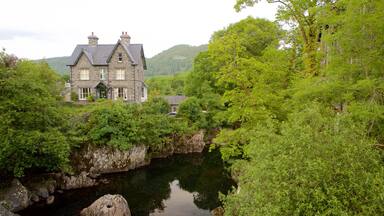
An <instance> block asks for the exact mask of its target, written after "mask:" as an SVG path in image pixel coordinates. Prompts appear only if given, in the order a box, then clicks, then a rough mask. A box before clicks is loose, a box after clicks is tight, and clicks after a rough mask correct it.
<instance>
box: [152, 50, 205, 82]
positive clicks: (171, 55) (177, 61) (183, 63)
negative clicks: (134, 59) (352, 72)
mask: <svg viewBox="0 0 384 216" xmlns="http://www.w3.org/2000/svg"><path fill="white" fill-rule="evenodd" d="M205 50H207V45H201V46H189V45H177V46H174V47H172V48H170V49H168V50H165V51H163V52H161V53H159V54H157V55H155V56H153V57H152V58H149V59H147V68H148V69H147V71H146V73H145V74H146V76H147V77H151V76H157V75H172V74H177V73H179V72H184V71H188V70H190V69H192V64H193V59H194V58H195V57H196V55H197V54H199V52H202V51H205Z"/></svg>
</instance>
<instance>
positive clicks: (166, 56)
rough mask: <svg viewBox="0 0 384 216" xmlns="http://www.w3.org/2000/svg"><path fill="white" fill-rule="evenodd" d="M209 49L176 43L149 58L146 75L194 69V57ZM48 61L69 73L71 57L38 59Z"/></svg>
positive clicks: (60, 71) (52, 65) (58, 69)
mask: <svg viewBox="0 0 384 216" xmlns="http://www.w3.org/2000/svg"><path fill="white" fill-rule="evenodd" d="M205 50H207V45H201V46H189V45H176V46H174V47H171V48H169V49H167V50H165V51H163V52H161V53H159V54H157V55H155V56H153V57H152V58H147V68H148V69H147V71H146V72H145V76H146V77H152V76H159V75H175V74H178V73H181V72H185V71H189V70H191V69H192V64H193V59H194V58H195V56H196V55H197V54H198V53H199V52H201V51H205ZM40 61H43V62H47V63H48V65H49V66H50V67H51V68H52V69H54V70H55V71H57V72H58V73H59V74H61V75H68V74H69V68H68V67H67V66H66V65H67V64H68V63H69V57H68V56H64V57H55V58H47V59H42V60H38V62H40Z"/></svg>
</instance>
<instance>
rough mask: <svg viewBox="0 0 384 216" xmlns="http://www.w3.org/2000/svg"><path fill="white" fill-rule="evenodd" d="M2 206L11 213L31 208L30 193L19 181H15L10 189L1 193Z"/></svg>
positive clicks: (0, 203) (0, 202) (0, 201)
mask: <svg viewBox="0 0 384 216" xmlns="http://www.w3.org/2000/svg"><path fill="white" fill-rule="evenodd" d="M0 205H3V206H4V207H6V208H7V209H8V210H9V211H11V212H16V211H20V210H22V209H25V208H27V207H28V206H29V193H28V190H27V188H26V187H24V186H23V185H22V184H21V183H20V181H19V180H17V179H14V180H13V181H12V183H11V185H10V187H8V188H6V189H5V190H4V191H0Z"/></svg>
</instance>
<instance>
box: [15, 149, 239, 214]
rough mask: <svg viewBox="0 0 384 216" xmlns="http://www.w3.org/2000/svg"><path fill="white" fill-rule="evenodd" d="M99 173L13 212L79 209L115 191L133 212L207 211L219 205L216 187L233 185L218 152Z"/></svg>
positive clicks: (223, 189)
mask: <svg viewBox="0 0 384 216" xmlns="http://www.w3.org/2000/svg"><path fill="white" fill-rule="evenodd" d="M102 178H106V179H108V181H109V182H110V183H109V184H105V185H100V186H97V187H92V188H85V189H78V190H71V191H66V192H65V193H64V194H57V195H55V198H56V200H55V202H54V204H52V205H50V206H41V207H39V206H34V207H32V208H29V209H27V210H25V211H23V212H20V213H19V214H20V215H22V216H29V215H39V216H48V215H52V216H53V215H55V216H56V215H57V216H73V215H79V213H80V211H81V210H82V209H83V208H85V207H87V206H89V205H90V204H92V202H94V201H95V200H96V199H98V198H99V197H101V196H103V195H105V194H121V195H123V196H124V198H125V199H126V200H127V201H128V204H129V207H130V209H131V212H132V215H133V216H147V215H151V216H152V215H156V216H157V215H159V216H163V215H177V216H192V215H202V216H204V215H207V216H208V215H210V210H212V209H214V208H216V207H218V206H219V205H220V202H219V199H218V193H219V192H222V193H226V192H227V191H228V190H229V189H230V188H231V187H232V185H234V183H233V181H231V179H230V178H229V175H228V173H227V172H226V170H225V169H224V167H223V164H222V160H221V159H220V154H219V153H218V152H204V153H201V154H188V155H175V156H171V157H169V158H166V159H155V160H152V163H151V165H149V166H147V167H144V168H140V169H137V170H132V171H129V172H126V173H119V174H110V175H105V176H102Z"/></svg>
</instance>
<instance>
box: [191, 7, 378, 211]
mask: <svg viewBox="0 0 384 216" xmlns="http://www.w3.org/2000/svg"><path fill="white" fill-rule="evenodd" d="M258 2H259V1H255V0H237V1H236V5H235V9H236V10H238V11H240V10H242V9H244V8H246V7H252V6H254V7H257V3H258ZM268 2H269V3H271V4H279V10H278V14H277V16H276V20H277V21H276V22H271V21H267V20H264V19H255V18H251V17H249V18H247V19H245V20H242V21H240V22H238V23H235V24H232V25H230V26H228V27H227V28H225V29H223V30H220V31H217V32H215V33H214V34H213V36H212V38H211V40H210V43H209V45H208V51H206V52H202V53H200V54H199V55H198V57H197V58H196V59H195V62H194V68H193V71H192V72H191V73H190V75H189V77H188V78H187V81H186V86H185V93H186V94H187V95H188V96H190V97H195V98H197V100H198V102H199V104H200V105H201V107H203V109H204V110H207V111H208V113H210V114H211V115H210V116H211V117H210V118H208V119H207V121H210V122H211V123H209V125H211V126H214V127H220V128H221V132H220V133H219V135H218V136H217V137H216V138H215V140H214V148H220V151H221V153H222V157H223V159H224V160H225V161H226V163H227V164H228V166H230V169H231V172H232V176H233V178H235V179H236V181H237V182H238V188H237V189H236V190H234V191H233V192H232V194H230V195H228V196H226V197H225V196H223V197H222V199H223V202H224V209H225V215H244V216H248V215H382V214H383V213H384V207H383V205H382V203H383V201H384V184H383V183H384V166H383V165H384V164H383V147H384V146H383V141H384V137H383V134H384V107H383V105H384V82H383V81H384V80H383V78H384V77H383V75H384V71H383V69H384V61H383V59H382V57H383V55H384V37H383V35H384V23H383V21H382V20H383V18H384V2H383V1H375V0H364V1H361V0H337V1H336V0H281V1H272V0H271V1H268Z"/></svg>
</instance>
